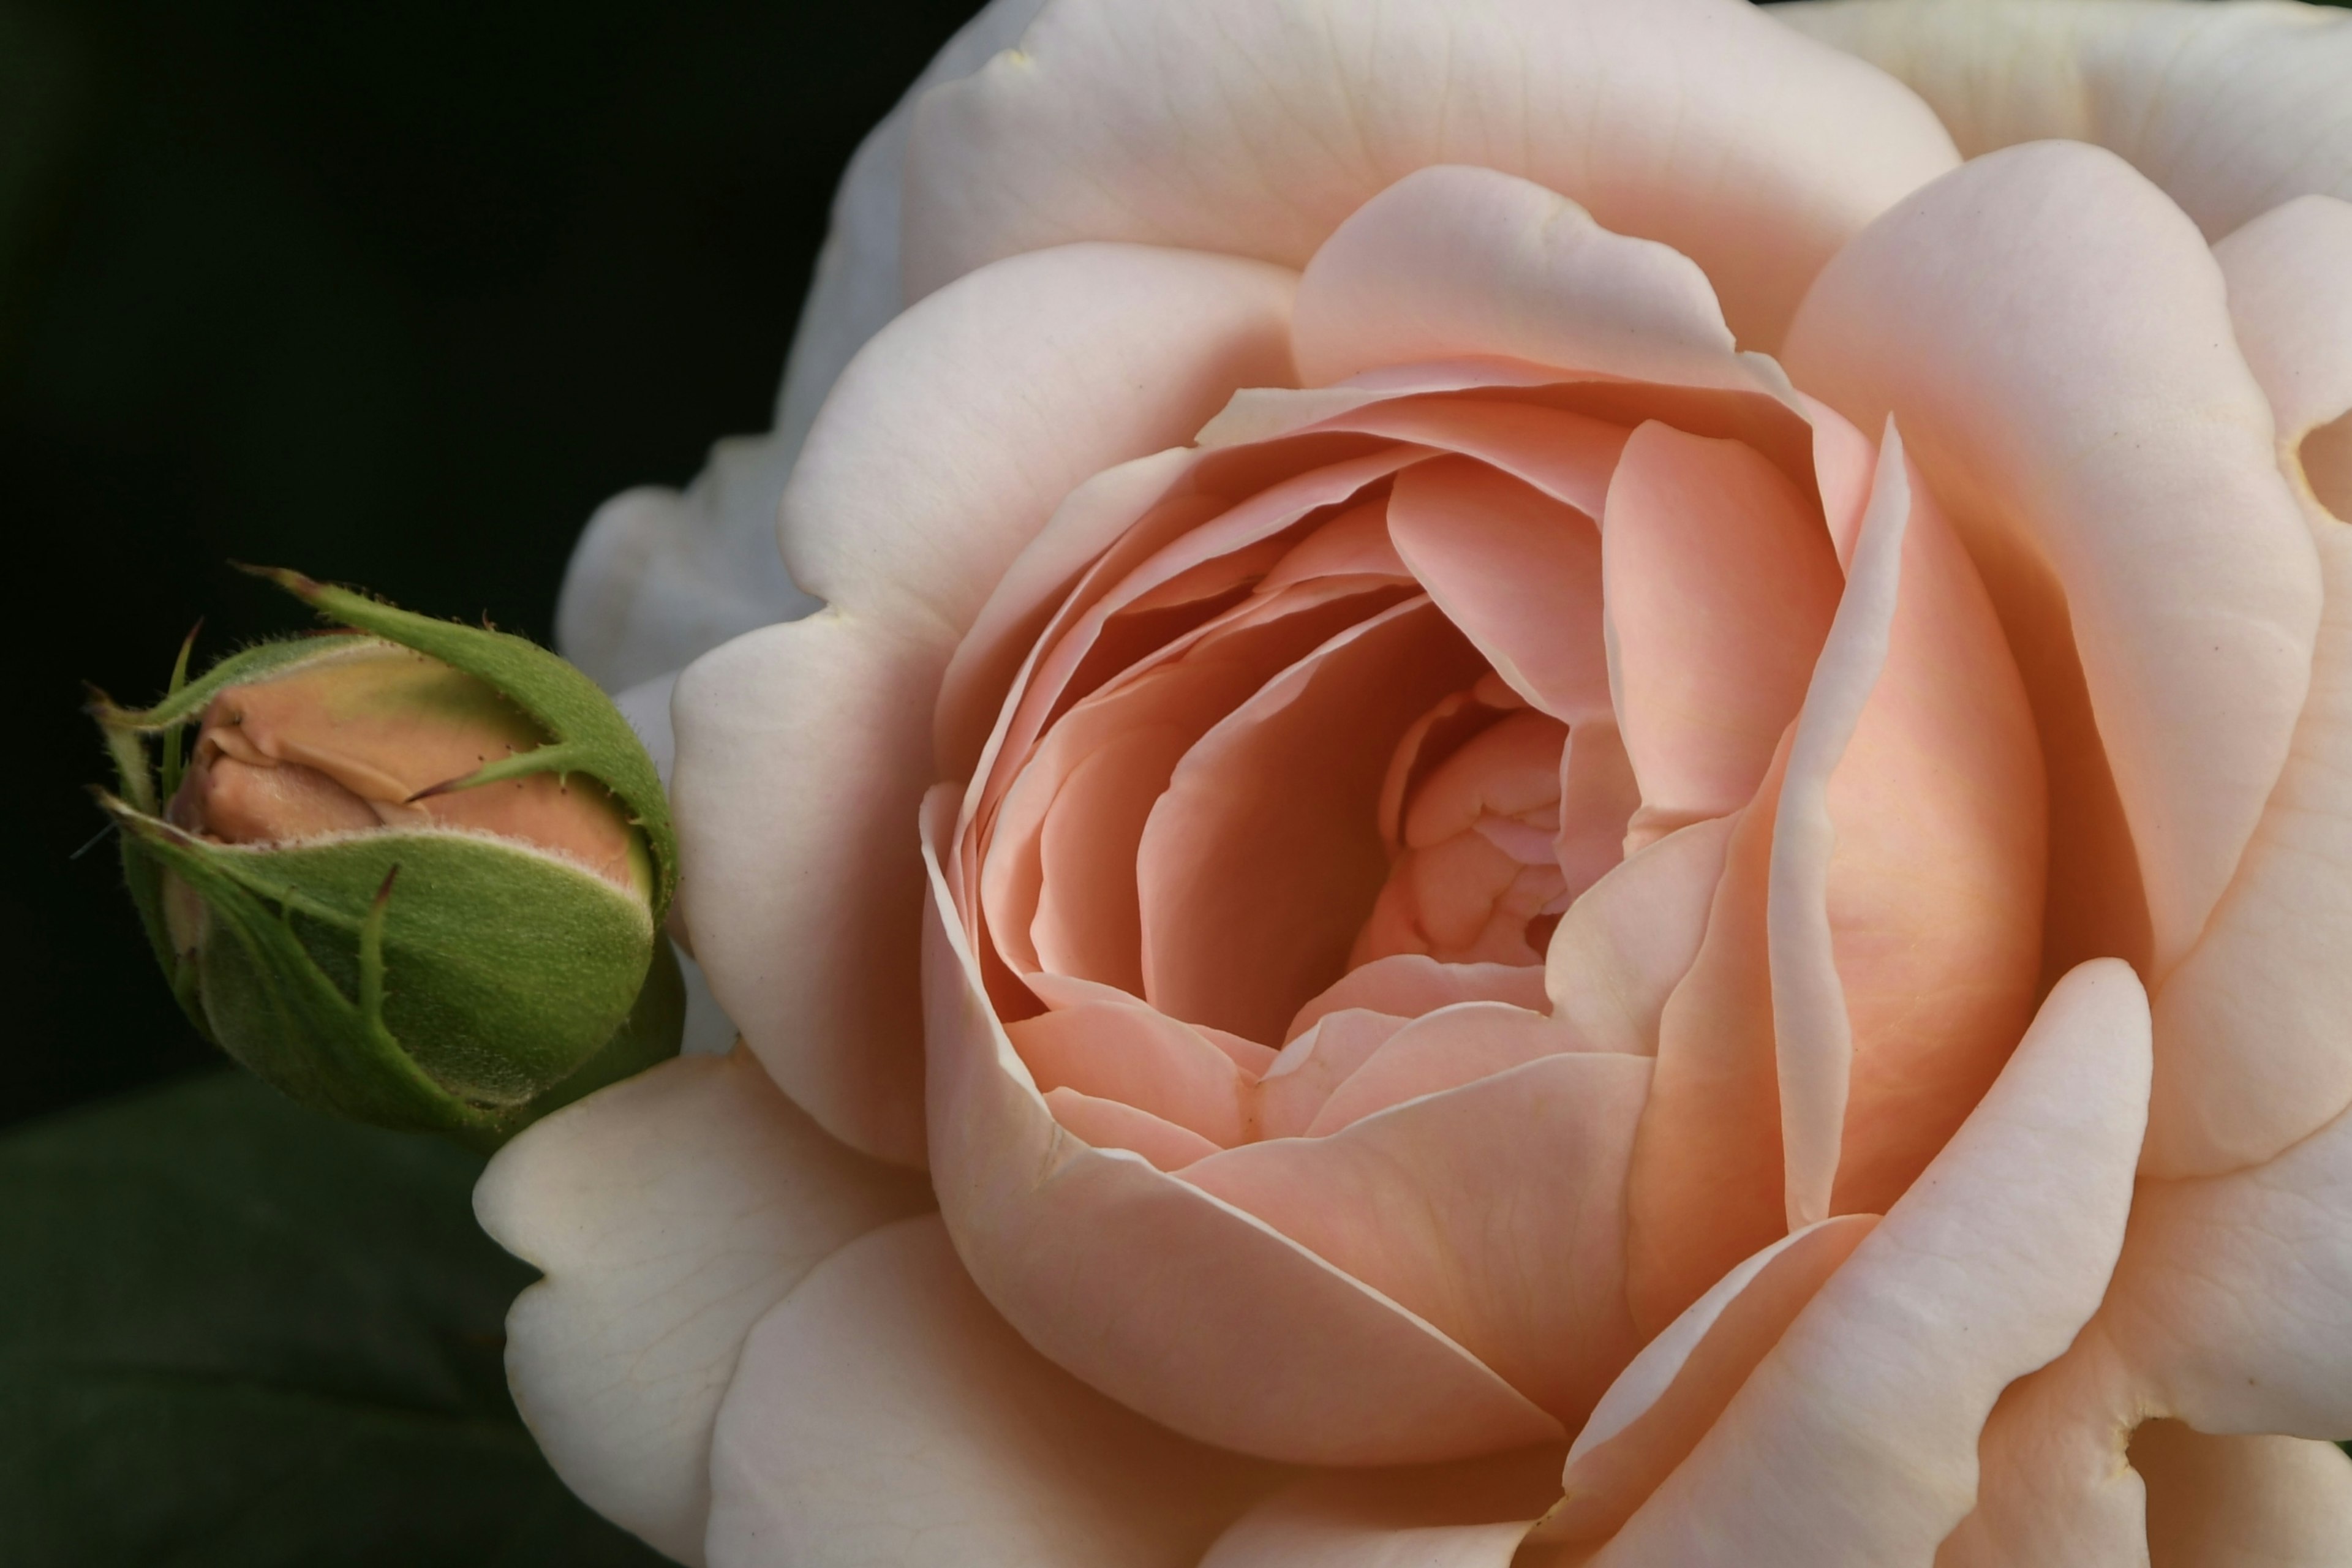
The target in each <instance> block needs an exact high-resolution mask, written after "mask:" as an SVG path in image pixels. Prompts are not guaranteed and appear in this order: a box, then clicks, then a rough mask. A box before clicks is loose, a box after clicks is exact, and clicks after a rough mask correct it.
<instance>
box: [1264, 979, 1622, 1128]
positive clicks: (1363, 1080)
mask: <svg viewBox="0 0 2352 1568" xmlns="http://www.w3.org/2000/svg"><path fill="white" fill-rule="evenodd" d="M1581 1046H1582V1042H1580V1040H1578V1039H1577V1037H1575V1036H1574V1035H1572V1034H1570V1032H1569V1031H1567V1030H1566V1029H1563V1028H1561V1027H1560V1026H1559V1025H1558V1024H1555V1023H1554V1022H1552V1021H1551V1020H1550V1019H1549V1018H1548V1017H1546V1016H1543V1015H1542V1014H1541V1013H1531V1012H1529V1011H1528V1010H1527V1009H1526V1008H1524V1007H1512V1006H1507V1005H1505V1004H1503V1003H1500V1002H1463V1003H1457V1004H1456V1005H1454V1006H1451V1007H1443V1008H1440V1009H1439V1010H1438V1011H1436V1012H1434V1013H1425V1014H1423V1016H1420V1017H1418V1018H1415V1019H1412V1021H1411V1022H1409V1023H1407V1024H1406V1025H1405V1026H1404V1027H1402V1029H1399V1030H1398V1031H1397V1032H1396V1033H1395V1034H1393V1035H1391V1036H1390V1037H1389V1038H1387V1039H1386V1040H1383V1041H1381V1044H1380V1046H1379V1047H1377V1048H1376V1049H1374V1050H1373V1051H1372V1053H1371V1054H1370V1056H1369V1057H1367V1058H1365V1059H1364V1060H1363V1061H1362V1062H1361V1063H1360V1064H1359V1065H1358V1067H1357V1068H1356V1070H1355V1071H1354V1072H1352V1073H1349V1075H1348V1076H1347V1077H1346V1078H1344V1079H1340V1080H1339V1083H1338V1084H1337V1085H1335V1086H1334V1087H1333V1089H1332V1090H1331V1093H1330V1095H1329V1097H1328V1098H1327V1099H1326V1100H1324V1102H1323V1105H1322V1107H1321V1109H1320V1110H1317V1111H1316V1113H1315V1120H1314V1121H1312V1122H1311V1123H1309V1124H1308V1126H1307V1136H1308V1137H1310V1138H1325V1137H1328V1136H1329V1135H1330V1134H1332V1133H1334V1132H1337V1131H1339V1130H1340V1129H1342V1128H1344V1127H1349V1126H1353V1125H1354V1124H1355V1123H1356V1122H1359V1121H1362V1120H1363V1119H1364V1118H1365V1117H1367V1116H1370V1115H1372V1114H1374V1113H1375V1112H1378V1111H1382V1110H1389V1109H1390V1108H1391V1107H1392V1106H1398V1105H1402V1104H1403V1103H1404V1102H1405V1101H1406V1100H1417V1099H1419V1098H1421V1097H1422V1096H1423V1095H1429V1094H1437V1093H1441V1092H1443V1091H1444V1090H1446V1089H1455V1088H1459V1087H1460V1086H1461V1085H1463V1084H1466V1083H1475V1082H1477V1081H1478V1080H1479V1079H1486V1078H1492V1077H1494V1076H1495V1075H1496V1074H1497V1073H1502V1072H1507V1071H1509V1070H1510V1069H1511V1068H1516V1067H1520V1066H1524V1065H1525V1064H1527V1063H1528V1062H1531V1061H1536V1060H1538V1059H1540V1058H1544V1057H1552V1056H1559V1055H1560V1054H1561V1053H1563V1052H1567V1051H1574V1050H1578V1049H1580V1048H1581Z"/></svg>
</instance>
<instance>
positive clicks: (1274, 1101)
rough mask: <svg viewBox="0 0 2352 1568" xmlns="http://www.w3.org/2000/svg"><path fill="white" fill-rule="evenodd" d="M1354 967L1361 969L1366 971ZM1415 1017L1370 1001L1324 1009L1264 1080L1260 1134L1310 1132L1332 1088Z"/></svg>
mask: <svg viewBox="0 0 2352 1568" xmlns="http://www.w3.org/2000/svg"><path fill="white" fill-rule="evenodd" d="M1383 962H1386V961H1383ZM1430 962H1432V961H1431V960H1427V959H1424V960H1423V963H1430ZM1349 973H1351V974H1360V973H1363V971H1362V970H1360V969H1359V970H1351V971H1349ZM1341 984H1345V982H1344V981H1343V982H1341ZM1411 1022H1412V1019H1410V1018H1405V1017H1400V1016H1397V1015H1395V1014H1393V1013H1375V1012H1373V1011H1371V1010H1370V1008H1366V1007H1341V1008H1339V1009H1337V1010H1331V1011H1326V1012H1323V1013H1321V1014H1320V1015H1318V1016H1317V1018H1316V1019H1315V1022H1314V1023H1313V1024H1311V1025H1309V1026H1307V1030H1306V1032H1305V1033H1303V1034H1301V1035H1299V1036H1298V1037H1296V1038H1295V1039H1293V1040H1292V1041H1291V1042H1290V1043H1289V1044H1288V1045H1286V1046H1285V1047H1283V1048H1282V1054H1281V1055H1280V1056H1278V1057H1276V1058H1275V1060H1274V1065H1273V1066H1271V1067H1269V1068H1266V1070H1265V1076H1264V1077H1263V1078H1261V1079H1259V1080H1258V1083H1257V1103H1258V1112H1257V1125H1258V1132H1259V1135H1260V1136H1261V1137H1265V1138H1298V1137H1303V1136H1305V1135H1306V1132H1307V1128H1308V1126H1309V1125H1311V1124H1312V1123H1313V1122H1314V1121H1315V1118H1316V1115H1317V1113H1318V1112H1319V1111H1320V1110H1322V1109H1323V1102H1324V1101H1325V1100H1328V1099H1330V1098H1331V1091H1332V1090H1333V1089H1338V1088H1339V1086H1340V1085H1341V1084H1342V1083H1345V1082H1346V1081H1347V1080H1348V1078H1349V1075H1350V1074H1352V1073H1353V1072H1354V1071H1355V1070H1356V1069H1357V1068H1360V1067H1361V1066H1363V1065H1364V1062H1365V1060H1366V1058H1369V1057H1370V1056H1371V1054H1372V1053H1373V1052H1374V1051H1377V1050H1379V1049H1380V1048H1381V1047H1382V1046H1384V1045H1386V1044H1387V1043H1388V1042H1389V1039H1390V1037H1391V1036H1393V1035H1394V1034H1395V1033H1396V1032H1397V1031H1398V1030H1399V1029H1402V1028H1403V1027H1404V1026H1406V1025H1407V1024H1409V1023H1411Z"/></svg>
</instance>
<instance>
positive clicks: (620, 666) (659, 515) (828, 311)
mask: <svg viewBox="0 0 2352 1568" xmlns="http://www.w3.org/2000/svg"><path fill="white" fill-rule="evenodd" d="M1043 4H1044V0H993V3H992V4H991V5H988V6H986V7H985V8H983V9H982V11H981V13H980V15H978V16H974V17H973V18H972V19H971V21H969V22H967V23H965V24H964V26H963V27H962V28H961V30H960V31H958V32H957V34H956V35H955V37H952V38H950V39H949V40H948V42H947V45H946V47H943V48H941V49H940V52H939V54H938V55H937V56H936V57H934V58H932V60H931V63H930V64H929V66H928V67H926V68H924V71H923V74H922V75H921V76H920V77H919V78H917V79H916V80H915V83H914V85H913V86H912V87H909V88H908V89H907V90H906V92H905V93H903V94H902V95H900V97H899V100H898V106H897V107H896V108H894V109H892V110H891V111H890V113H889V114H888V116H887V118H885V119H884V120H883V121H882V123H880V124H879V125H877V126H876V127H875V128H874V129H873V130H872V131H871V132H867V133H866V140H865V141H863V142H859V143H858V144H857V151H856V153H855V154H854V155H852V157H851V158H850V160H849V167H848V168H847V169H846V170H845V171H844V172H843V174H842V176H841V184H840V187H839V188H838V189H836V190H835V193H834V197H833V222H832V227H831V230H830V232H828V233H827V234H826V236H825V242H824V249H823V250H821V251H819V252H818V253H817V258H816V273H815V276H814V278H813V279H810V282H809V292H808V298H807V300H806V301H805V302H804V303H803V305H802V307H801V315H800V325H799V327H798V328H797V329H796V330H795V331H793V345H792V353H791V355H790V357H789V358H788V359H787V360H786V362H785V364H784V382H783V385H782V388H781V389H780V390H779V391H778V393H777V395H776V415H775V428H774V429H773V430H771V431H769V432H768V433H767V434H766V435H764V436H756V437H735V438H732V439H730V440H725V441H721V442H719V444H718V445H717V446H715V447H712V448H711V450H710V457H709V461H708V462H706V463H705V464H704V465H703V469H702V472H701V473H699V474H698V475H696V476H695V479H694V482H693V483H692V484H691V485H689V486H688V487H687V489H685V491H684V492H683V493H681V492H679V491H676V490H669V489H659V488H656V487H653V486H643V487H640V488H638V489H632V490H627V491H625V492H623V493H622V494H620V495H617V496H614V498H613V499H612V500H608V501H606V502H605V503H604V505H603V506H601V507H599V508H598V509H597V510H596V515H595V516H594V517H593V518H591V519H590V520H589V521H588V526H587V528H586V529H585V530H583V531H582V533H581V535H580V542H579V543H578V544H577V545H576V546H574V547H573V550H572V561H571V563H570V564H569V565H568V566H567V567H566V568H565V569H564V574H563V592H562V597H561V598H560V599H559V600H558V601H557V604H556V611H555V624H556V642H557V645H558V646H559V647H562V650H563V653H564V657H566V658H569V659H571V660H572V662H573V663H574V664H577V665H578V666H580V668H583V669H584V670H586V671H587V672H588V673H589V674H591V675H593V676H594V677H595V678H596V679H597V680H598V681H599V682H600V683H601V684H603V685H604V688H605V689H607V690H617V689H620V688H621V687H624V686H629V685H633V684H635V682H637V681H641V680H645V679H649V678H650V677H652V676H655V675H657V674H659V673H661V672H662V671H664V670H670V669H676V668H679V667H680V666H682V665H684V664H686V663H688V661H690V660H692V659H695V658H699V657H701V656H702V655H703V654H705V653H708V652H709V651H710V650H711V649H712V648H714V647H718V646H719V644H720V643H722V642H725V641H726V640H727V639H728V638H730V637H738V636H740V635H741V634H742V633H744V632H748V631H751V629H753V628H754V627H757V626H766V625H767V624H769V623H770V622H772V621H781V620H790V619H793V617H795V616H802V615H805V614H807V613H808V612H809V611H810V610H812V609H814V608H815V607H816V601H815V600H814V599H812V598H810V597H809V596H808V595H806V594H803V593H802V592H801V591H800V590H799V589H798V588H795V587H794V586H793V582H792V579H791V578H790V577H789V576H788V575H786V574H785V572H784V570H783V563H782V561H780V560H778V559H777V556H776V552H775V547H774V545H773V544H772V539H773V537H774V529H775V522H776V498H777V497H778V496H780V495H782V493H783V489H784V480H785V479H786V477H787V476H789V475H790V474H791V472H792V468H793V459H794V458H797V457H798V456H799V455H800V449H801V443H802V441H803V440H804V439H805V438H806V437H807V436H808V428H809V425H810V422H811V421H813V420H814V419H815V417H816V411H817V408H818V406H819V405H821V404H823V403H824V396H825V394H826V393H827V392H829V391H831V390H832V389H833V384H834V380H835V377H837V376H839V375H840V374H841V370H842V367H843V366H844V365H845V364H847V363H849V361H850V358H851V356H852V355H854V354H856V352H857V351H858V349H859V348H860V347H861V346H863V345H864V343H865V342H866V339H868V338H870V337H872V336H873V335H874V334H875V333H876V332H877V331H880V330H881V328H882V326H883V324H884V323H885V322H887V321H889V320H890V318H891V317H893V316H895V315H897V314H898V309H899V306H900V305H901V303H902V302H903V301H902V300H900V298H899V294H898V186H899V171H900V169H901V167H902V166H903V165H904V164H905V163H906V154H907V132H908V127H909V126H910V124H911V123H912V121H913V120H914V111H915V101H916V100H918V99H919V98H920V97H922V95H923V94H924V93H926V92H928V91H929V90H930V89H932V88H933V87H935V86H937V85H938V84H939V83H940V82H943V81H953V80H955V79H957V78H959V77H962V76H966V75H969V74H970V73H971V71H973V70H974V69H976V68H978V67H979V66H980V65H981V64H982V62H983V61H984V60H986V59H987V58H988V57H989V56H991V55H992V54H994V53H996V52H997V51H998V50H999V49H1002V48H1005V47H1009V46H1011V45H1012V44H1013V41H1014V40H1015V39H1017V38H1019V37H1020V36H1021V34H1022V31H1023V30H1024V28H1026V27H1027V26H1029V23H1030V21H1031V20H1032V19H1033V18H1034V16H1036V15H1037V11H1038V8H1039V6H1040V5H1043Z"/></svg>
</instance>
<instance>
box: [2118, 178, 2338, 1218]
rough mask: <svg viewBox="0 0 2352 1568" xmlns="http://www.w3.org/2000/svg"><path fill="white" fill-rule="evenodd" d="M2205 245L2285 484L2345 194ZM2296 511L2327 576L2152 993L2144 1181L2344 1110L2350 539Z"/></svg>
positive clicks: (2265, 1154) (2328, 346) (2237, 1159)
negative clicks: (2296, 683) (2259, 393)
mask: <svg viewBox="0 0 2352 1568" xmlns="http://www.w3.org/2000/svg"><path fill="white" fill-rule="evenodd" d="M2214 255H2215V256H2216V257H2217V258H2219V259H2220V260H2221V270H2222V275H2223V276H2224V277H2225V278H2227V279H2229V284H2230V312H2231V316H2232V318H2233V319H2234V320H2235V321H2236V322H2237V327H2238V339H2239V342H2241V343H2242V344H2243V345H2244V348H2245V351H2246V358H2247V361H2248V363H2251V364H2252V366H2253V367H2254V374H2255V375H2256V376H2257V377H2258V378H2259V379H2260V380H2261V382H2262V384H2263V391H2265V392H2266V393H2268V394H2269V395H2270V401H2271V405H2272V407H2273V410H2275V411H2276V413H2277V416H2278V422H2279V431H2278V436H2279V462H2280V464H2281V466H2282V467H2283V468H2284V469H2285V470H2286V472H2287V474H2288V475H2289V477H2290V479H2293V478H2294V477H2295V476H2296V475H2297V473H2298V470H2299V468H2300V465H2299V463H2298V462H2297V460H2296V451H2297V449H2298V448H2299V447H2301V446H2302V445H2303V442H2304V439H2305V437H2306V436H2308V435H2309V434H2310V432H2311V430H2312V429H2313V428H2314V427H2315V426H2321V425H2324V424H2326V423H2327V422H2328V421H2330V420H2333V419H2336V418H2337V417H2338V416H2341V415H2342V414H2343V413H2344V411H2345V410H2346V409H2347V408H2352V205H2347V204H2346V203H2343V202H2339V201H2336V200H2334V199H2332V198H2330V197H2326V196H2306V197H2305V198H2304V199H2303V200H2301V201H2298V202H2295V203H2293V204H2291V205H2288V206H2284V207H2282V208H2280V209H2279V210H2278V211H2276V212H2274V213H2272V214H2269V215H2268V216H2264V217H2261V218H2257V219H2256V220H2255V221H2254V222H2252V223H2251V224H2249V225H2247V226H2245V227H2244V228H2243V229H2241V230H2240V231H2239V232H2238V233H2236V234H2234V235H2231V237H2229V238H2228V239H2226V240H2224V241H2222V243H2221V245H2219V246H2217V247H2214ZM2306 500H2309V498H2308V495H2307V492H2306ZM2310 521H2311V528H2312V538H2313V542H2315V544H2316V545H2317V546H2318V549H2319V564H2320V572H2321V575H2322V578H2323V581H2324V582H2325V583H2326V611H2325V616H2324V619H2323V621H2322V623H2321V626H2320V630H2319V647H2318V650H2317V652H2316V653H2315V656H2314V657H2313V659H2312V670H2311V696H2310V698H2309V700H2307V701H2306V702H2305V704H2304V710H2303V718H2302V721H2301V722H2300V723H2299V724H2298V725H2297V726H2296V729H2295V742H2294V751H2293V752H2290V753H2289V754H2288V757H2287V762H2286V767H2285V769H2284V771H2283V772H2282V773H2280V774H2279V782H2278V786H2277V788H2276V789H2274V790H2273V791H2272V792H2271V798H2270V803H2269V805H2267V806H2266V807H2265V808H2264V810H2263V818H2262V821H2261V823H2260V824H2259V825H2258V826H2256V827H2255V829H2254V837H2253V839H2252V842H2251V843H2249V844H2248V845H2247V846H2246V855H2245V859H2244V860H2243V861H2242V863H2241V864H2240V866H2239V868H2238V875H2237V879H2236V880H2235V881H2233V882H2232V883H2231V885H2230V890H2229V892H2228V893H2226V894H2225V895H2223V897H2222V900H2221V903H2220V904H2219V905H2217V906H2216V907H2215V908H2214V910H2213V920H2212V923H2211V924H2210V926H2209V927H2208V928H2207V929H2206V932H2205V936H2204V940H2203V941H2201V942H2199V944H2198V945H2197V947H2196V948H2195V950H2193V951H2192V952H2190V953H2189V956H2188V957H2187V958H2186V959H2184V960H2182V961H2181V963H2180V966H2179V968H2178V969H2176V970H2175V971H2174V972H2173V973H2172V974H2171V975H2170V976H2168V978H2167V979H2166V981H2165V983H2164V984H2163V986H2162V987H2161V988H2160V989H2159V990H2158V992H2157V994H2156V1037H2157V1042H2158V1048H2157V1071H2156V1097H2155V1100H2154V1101H2153V1102H2152V1103H2151V1105H2150V1107H2149V1112H2148V1138H2147V1152H2146V1153H2145V1154H2144V1155H2143V1157H2142V1168H2143V1169H2144V1170H2146V1171H2147V1173H2149V1174H2151V1175H2158V1176H2191V1175H2210V1174H2213V1173H2218V1172H2221V1171H2228V1170H2232V1169H2236V1168H2238V1167H2240V1166H2243V1165H2248V1164H2252V1163H2256V1162H2258V1161H2261V1160H2265V1159H2268V1158H2269V1157H2270V1156H2271V1155H2273V1154H2275V1153H2277V1152H2279V1151H2280V1150H2282V1149H2284V1148H2285V1147H2287V1145H2289V1144H2290V1143H2293V1142H2294V1141H2295V1140H2296V1139H2298V1138H2301V1137H2302V1136H2304V1135H2305V1133H2307V1132H2309V1131H2311V1130H2312V1129H2313V1128H2315V1127H2317V1126H2319V1125H2320V1124H2321V1123H2323V1122H2325V1121H2327V1120H2328V1119H2329V1118H2331V1117H2333V1116H2334V1115H2335V1114H2336V1112H2337V1111H2339V1110H2343V1109H2344V1108H2345V1106H2347V1104H2352V1037H2347V1032H2346V1029H2345V1019H2346V1018H2347V1017H2352V973H2347V965H2346V964H2345V963H2343V962H2342V954H2343V953H2344V952H2345V951H2346V949H2347V944H2352V875H2347V872H2352V533H2347V530H2346V527H2345V524H2344V522H2343V521H2340V520H2338V519H2336V518H2333V517H2329V516H2326V515H2325V514H2324V513H2320V512H2318V511H2316V510H2314V511H2313V512H2312V513H2311V517H2310Z"/></svg>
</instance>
